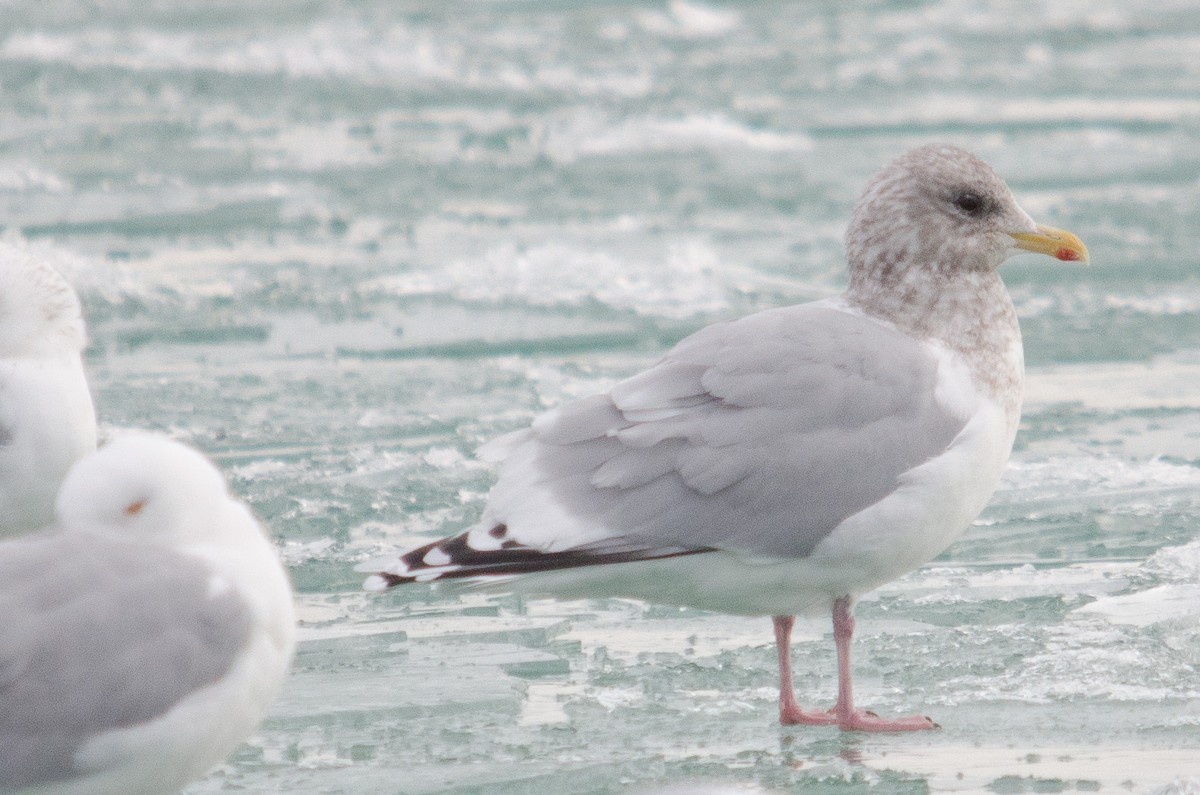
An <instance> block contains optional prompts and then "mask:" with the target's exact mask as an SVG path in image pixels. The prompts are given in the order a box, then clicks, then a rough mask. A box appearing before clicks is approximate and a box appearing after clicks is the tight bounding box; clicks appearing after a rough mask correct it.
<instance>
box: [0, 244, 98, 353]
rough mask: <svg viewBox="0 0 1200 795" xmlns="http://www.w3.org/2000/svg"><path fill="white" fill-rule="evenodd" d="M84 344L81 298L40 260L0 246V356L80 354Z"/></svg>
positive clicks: (20, 250) (24, 251)
mask: <svg viewBox="0 0 1200 795" xmlns="http://www.w3.org/2000/svg"><path fill="white" fill-rule="evenodd" d="M85 343H86V334H85V332H84V323H83V313H82V311H81V309H80V306H79V298H78V297H77V296H76V295H75V291H74V290H73V289H71V285H69V284H67V281H66V279H64V278H63V277H62V275H61V274H60V273H59V272H58V271H57V270H55V268H54V266H53V265H51V264H50V263H48V262H46V261H45V260H44V259H41V258H40V257H38V256H36V255H34V254H32V253H31V252H29V251H26V250H25V249H22V248H19V247H17V246H14V245H11V244H9V243H0V357H20V356H40V355H55V354H59V353H62V352H72V353H78V352H79V351H81V350H82V349H83V347H84V345H85Z"/></svg>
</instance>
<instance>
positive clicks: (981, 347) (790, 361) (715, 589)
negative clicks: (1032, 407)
mask: <svg viewBox="0 0 1200 795" xmlns="http://www.w3.org/2000/svg"><path fill="white" fill-rule="evenodd" d="M846 249H847V259H848V265H849V270H850V285H849V287H848V288H847V290H846V292H845V293H843V294H842V295H840V296H837V297H835V298H830V299H827V300H823V301H816V302H814V303H809V304H803V305H800V306H792V307H786V308H781V309H773V310H768V311H765V312H760V313H758V314H755V315H751V316H749V317H744V318H742V319H740V320H734V321H731V322H726V323H718V324H716V325H712V326H709V327H707V328H704V329H701V330H700V331H698V332H696V333H695V334H693V335H691V336H690V337H688V338H686V339H684V340H683V341H682V342H680V343H679V344H678V345H676V346H675V347H674V348H673V349H672V350H671V351H670V352H669V353H668V354H667V355H666V356H665V357H664V358H663V359H662V361H660V362H658V364H656V365H654V366H653V367H651V368H650V369H649V370H646V371H645V372H643V373H640V374H638V375H635V376H633V377H632V378H629V379H627V380H625V381H622V382H620V383H618V384H617V385H616V386H614V387H612V389H610V390H609V391H608V392H606V393H603V394H600V395H595V396H593V397H590V398H584V399H582V400H577V401H574V402H572V403H568V404H566V405H564V406H561V407H559V408H557V409H555V410H553V411H550V412H548V413H546V414H544V415H542V416H541V417H539V418H538V419H536V420H535V421H534V422H533V425H532V427H530V428H528V429H526V430H522V431H518V432H516V433H513V434H509V435H508V436H505V437H502V438H501V439H498V440H496V441H494V442H492V443H491V444H489V445H487V446H485V448H484V449H483V451H482V452H483V454H484V455H485V456H488V457H492V458H495V459H497V460H502V461H503V466H502V468H501V470H500V477H499V480H498V481H497V483H496V485H495V487H494V488H493V489H492V492H491V495H490V497H489V500H488V504H487V507H486V508H485V509H484V513H483V517H482V519H481V521H480V522H479V523H478V524H476V525H475V526H473V527H471V528H470V529H468V530H467V531H465V532H463V533H460V534H458V535H455V536H452V537H450V538H446V539H443V540H440V541H436V542H433V543H431V544H427V545H425V546H423V547H420V548H418V549H414V550H412V551H409V552H407V553H406V554H403V555H402V556H400V557H399V558H397V559H395V560H394V561H391V562H389V563H387V564H385V565H383V566H382V567H376V569H375V570H376V571H377V572H378V573H376V574H374V575H373V576H371V577H370V578H368V579H367V581H366V583H365V587H366V588H368V589H370V590H382V589H384V588H387V587H390V586H393V585H398V584H400V583H407V582H426V581H431V580H436V579H443V578H464V577H465V578H484V579H489V578H491V579H494V578H501V579H500V582H501V584H502V585H503V586H505V587H508V588H511V589H512V590H519V591H521V592H525V593H535V594H546V595H558V596H564V597H580V596H627V597H635V598H641V599H646V600H649V601H653V602H663V603H667V604H676V605H690V606H694V607H699V608H704V609H710V610H717V611H721V612H726V613H735V614H743V615H771V616H774V622H775V642H776V644H777V647H778V652H779V676H780V690H779V714H780V720H781V721H782V722H783V723H785V724H796V723H811V724H833V723H836V724H837V725H838V726H840V727H841V728H842V729H846V730H879V731H896V730H907V729H929V728H935V727H936V724H935V723H933V722H932V721H931V720H930V719H929V718H926V717H923V716H912V717H903V718H884V717H880V716H878V715H875V714H874V713H872V712H868V711H865V710H860V709H857V708H856V707H855V706H854V698H853V689H852V678H851V666H850V641H851V637H852V635H853V632H854V617H853V608H854V602H855V600H856V599H857V598H858V597H859V596H860V595H861V594H863V593H865V592H867V591H870V590H871V589H873V588H876V587H878V586H879V585H882V584H883V583H886V582H888V581H890V580H893V579H895V578H896V577H899V576H900V575H902V574H904V573H905V572H908V571H910V570H912V569H913V568H916V567H917V566H919V565H921V564H922V563H925V562H926V561H928V560H930V559H931V558H933V557H934V556H935V555H937V554H938V553H939V552H941V551H942V550H943V549H945V548H946V546H947V545H949V544H950V542H951V541H952V540H953V539H954V538H955V537H956V536H958V535H959V534H960V533H961V532H962V531H963V529H964V528H966V527H967V525H968V524H970V522H971V521H972V520H973V519H974V518H975V517H976V516H977V515H978V514H979V512H980V511H981V510H982V509H983V506H984V504H985V503H986V502H987V500H988V499H989V497H990V496H991V494H992V492H993V491H994V490H995V488H996V484H997V482H998V481H999V479H1000V474H1001V471H1002V470H1003V468H1004V465H1005V463H1006V461H1007V460H1008V455H1009V452H1010V451H1011V449H1012V443H1013V437H1014V435H1015V434H1016V431H1017V423H1018V419H1019V417H1020V412H1021V393H1022V386H1023V380H1024V364H1023V359H1024V357H1023V353H1022V349H1021V336H1020V330H1019V328H1018V327H1017V317H1016V313H1015V311H1014V309H1013V305H1012V301H1011V299H1010V298H1009V295H1008V292H1007V290H1006V289H1005V288H1004V284H1003V283H1002V282H1001V281H1000V277H999V276H998V275H997V272H996V270H997V268H998V267H999V266H1000V264H1001V263H1002V262H1004V260H1005V259H1007V258H1008V256H1009V255H1010V254H1013V253H1015V251H1016V250H1019V249H1020V250H1026V251H1035V252H1039V253H1043V254H1049V255H1051V256H1053V257H1056V258H1058V259H1060V260H1080V261H1086V260H1087V249H1086V248H1085V247H1084V245H1083V243H1082V242H1081V241H1080V240H1079V239H1078V238H1076V237H1075V236H1074V235H1072V234H1070V233H1068V232H1063V231H1061V230H1057V229H1052V228H1050V227H1045V226H1038V225H1037V224H1035V223H1034V222H1033V220H1032V219H1031V218H1030V217H1029V216H1028V215H1027V214H1026V213H1025V211H1024V210H1022V209H1021V208H1020V207H1019V206H1018V205H1017V203H1016V200H1015V199H1014V198H1013V196H1012V194H1011V193H1010V192H1009V189H1008V186H1006V185H1005V184H1004V182H1003V181H1002V180H1001V179H1000V178H999V177H998V176H997V175H996V173H995V172H994V171H992V169H991V168H990V167H989V166H988V165H987V164H986V163H984V162H983V161H981V160H979V159H978V158H977V157H975V156H974V155H972V154H970V153H969V152H966V151H964V150H962V149H959V148H956V147H952V146H942V145H933V146H924V147H921V148H919V149H915V150H913V151H911V152H908V153H907V154H905V155H903V156H902V157H900V158H898V159H897V160H895V161H893V162H892V163H891V164H890V165H888V166H887V167H885V168H884V169H883V170H882V171H880V172H879V173H878V174H877V175H876V176H875V177H874V178H873V179H872V180H871V181H870V182H869V183H868V185H867V187H866V190H865V191H864V192H863V195H862V197H861V198H860V199H859V201H858V204H857V205H856V207H855V209H854V214H853V217H852V219H851V222H850V228H849V231H848V233H847V236H846ZM380 568H381V569H382V570H381V571H380ZM518 574H529V575H530V576H528V577H524V578H521V579H520V580H510V579H509V578H510V577H512V576H513V575H518ZM819 608H825V609H830V610H832V613H833V629H834V641H835V643H836V646H837V654H838V699H837V703H836V705H835V706H834V707H833V708H832V709H831V710H829V711H827V712H826V711H806V710H803V709H801V708H800V706H799V705H798V704H797V703H796V699H795V695H794V692H793V688H792V673H791V660H790V636H791V630H792V624H793V621H794V619H793V616H794V615H795V614H796V613H801V612H809V611H812V610H814V609H819Z"/></svg>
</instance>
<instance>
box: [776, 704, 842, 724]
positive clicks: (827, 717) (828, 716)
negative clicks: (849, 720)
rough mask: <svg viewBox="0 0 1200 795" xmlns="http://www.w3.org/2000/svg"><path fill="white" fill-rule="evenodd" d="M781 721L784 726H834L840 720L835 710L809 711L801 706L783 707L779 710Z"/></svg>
mask: <svg viewBox="0 0 1200 795" xmlns="http://www.w3.org/2000/svg"><path fill="white" fill-rule="evenodd" d="M779 722H780V723H782V724H783V725H784V726H796V725H801V724H802V725H805V726H832V725H833V724H835V723H837V722H838V717H837V714H836V713H835V712H834V711H833V710H827V711H825V712H816V711H814V712H809V711H808V710H806V709H800V707H783V708H781V709H780V710H779Z"/></svg>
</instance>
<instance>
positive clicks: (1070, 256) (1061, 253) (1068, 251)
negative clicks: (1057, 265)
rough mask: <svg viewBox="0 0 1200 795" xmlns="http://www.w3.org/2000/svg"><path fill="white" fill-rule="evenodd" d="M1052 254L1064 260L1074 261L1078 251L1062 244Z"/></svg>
mask: <svg viewBox="0 0 1200 795" xmlns="http://www.w3.org/2000/svg"><path fill="white" fill-rule="evenodd" d="M1054 256H1055V257H1056V258H1057V259H1060V260H1063V261H1064V262H1075V261H1076V260H1078V259H1079V252H1078V251H1076V250H1075V249H1073V248H1067V247H1066V246H1063V247H1061V248H1059V249H1058V250H1057V251H1055V252H1054Z"/></svg>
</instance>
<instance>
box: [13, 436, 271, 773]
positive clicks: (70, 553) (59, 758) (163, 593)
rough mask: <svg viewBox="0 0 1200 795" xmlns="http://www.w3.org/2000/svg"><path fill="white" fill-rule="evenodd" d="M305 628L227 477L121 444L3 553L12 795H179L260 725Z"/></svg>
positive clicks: (93, 459)
mask: <svg viewBox="0 0 1200 795" xmlns="http://www.w3.org/2000/svg"><path fill="white" fill-rule="evenodd" d="M294 633H295V616H294V612H293V606H292V591H291V586H290V584H289V582H288V578H287V575H286V573H285V571H284V569H283V566H282V564H281V563H280V562H279V558H278V557H277V555H276V553H275V550H274V547H273V546H272V544H271V542H270V541H269V539H268V538H267V537H266V535H265V534H264V532H263V530H262V528H261V527H260V526H259V524H258V522H257V521H256V520H255V519H254V517H253V515H252V514H251V513H250V511H249V510H248V509H247V508H246V506H245V505H244V504H242V503H241V502H239V501H237V500H235V499H233V498H232V497H231V496H230V494H229V492H228V491H227V490H226V487H225V482H224V480H223V479H222V477H221V474H220V473H219V472H218V471H217V470H216V468H215V467H214V466H213V465H212V464H211V463H209V462H208V460H207V459H205V458H204V457H203V456H202V455H200V454H199V453H198V452H196V451H195V450H193V449H191V448H190V447H187V446H185V445H182V444H179V443H177V442H173V441H170V440H168V439H166V438H163V437H159V436H151V435H142V434H138V435H130V436H122V437H118V438H117V439H116V440H115V441H113V442H111V443H109V444H108V445H106V446H105V447H104V448H103V449H101V450H100V451H99V452H97V453H93V454H92V455H90V456H88V457H86V458H84V459H83V460H81V461H80V462H79V463H78V464H76V465H75V467H74V468H73V469H72V470H71V471H70V473H69V474H68V475H67V478H66V480H65V481H64V483H63V486H62V490H61V491H60V493H59V495H58V501H57V520H56V523H55V525H54V526H52V527H49V528H47V529H45V530H44V531H42V532H40V533H32V534H29V535H26V536H22V537H19V538H15V539H11V540H8V541H4V542H0V793H22V794H23V795H26V794H28V795H32V794H33V793H55V794H56V795H66V794H68V793H78V795H84V794H85V793H86V794H87V795H104V794H105V793H113V794H114V795H116V794H117V793H120V795H149V793H167V792H175V791H177V790H178V789H179V788H180V787H182V786H183V785H184V784H186V783H187V782H189V781H191V780H192V779H195V778H198V777H199V776H201V775H203V774H204V773H205V772H206V771H207V770H208V769H209V768H210V767H212V766H213V765H214V764H216V763H217V762H219V761H220V760H222V759H223V758H225V756H226V755H227V754H228V753H229V752H230V751H231V750H232V749H233V748H234V747H235V746H236V745H237V744H238V743H239V742H241V741H242V740H243V739H244V738H245V737H246V735H248V734H249V733H250V732H251V731H252V730H253V729H254V728H255V727H256V726H257V725H258V723H259V721H260V720H261V719H262V717H263V714H264V713H265V712H266V710H267V707H268V706H269V704H270V703H271V702H272V700H273V699H274V697H275V694H276V692H277V691H278V689H279V686H280V684H281V682H282V681H283V678H284V675H285V673H286V671H287V668H288V665H289V663H290V660H291V655H292V650H293V646H294Z"/></svg>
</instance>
